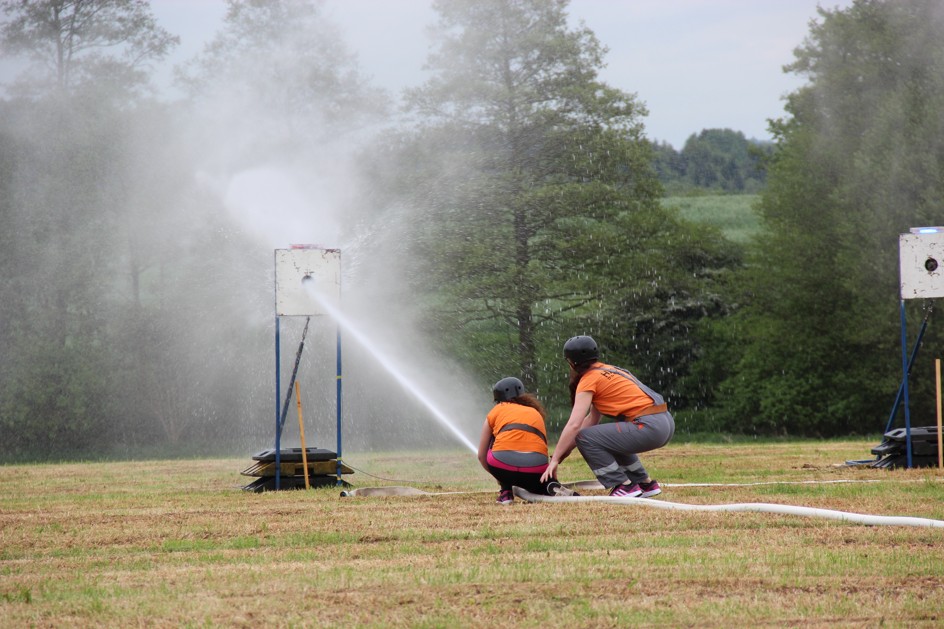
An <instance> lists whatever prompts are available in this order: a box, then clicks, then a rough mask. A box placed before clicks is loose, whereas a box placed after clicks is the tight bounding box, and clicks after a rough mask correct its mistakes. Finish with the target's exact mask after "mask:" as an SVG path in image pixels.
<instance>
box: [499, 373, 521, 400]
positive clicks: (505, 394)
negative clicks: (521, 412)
mask: <svg viewBox="0 0 944 629" xmlns="http://www.w3.org/2000/svg"><path fill="white" fill-rule="evenodd" d="M492 393H493V394H494V395H495V401H496V402H507V401H508V400H513V399H515V398H516V397H518V396H519V395H521V394H522V393H524V384H523V383H522V382H521V380H518V379H517V378H502V379H501V380H499V381H498V382H496V383H495V386H494V387H492Z"/></svg>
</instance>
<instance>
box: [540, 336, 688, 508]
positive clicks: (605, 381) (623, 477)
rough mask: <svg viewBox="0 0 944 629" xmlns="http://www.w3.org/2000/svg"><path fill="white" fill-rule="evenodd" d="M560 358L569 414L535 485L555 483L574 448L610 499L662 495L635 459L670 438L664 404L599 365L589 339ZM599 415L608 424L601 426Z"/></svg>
mask: <svg viewBox="0 0 944 629" xmlns="http://www.w3.org/2000/svg"><path fill="white" fill-rule="evenodd" d="M564 357H565V358H566V359H567V362H568V363H569V364H570V396H571V402H572V403H573V410H572V411H571V413H570V418H569V419H568V420H567V425H565V426H564V429H563V430H562V431H561V435H560V439H559V440H558V441H557V447H556V448H555V449H554V456H552V457H551V460H550V461H549V462H548V466H547V469H546V470H545V471H544V474H543V475H542V477H541V479H542V480H547V479H549V478H553V477H555V476H556V475H557V467H558V466H559V465H560V462H561V461H563V460H564V459H566V458H567V456H568V455H569V454H570V453H571V452H572V451H573V449H574V447H576V448H578V449H579V450H580V454H582V455H583V458H584V460H585V461H586V462H587V465H589V466H590V470H591V471H592V472H593V473H594V475H595V476H596V477H597V480H599V481H600V484H602V485H603V486H604V487H606V488H607V489H610V495H611V496H619V497H629V498H633V497H639V498H648V497H650V496H655V495H658V494H660V493H662V488H661V487H659V483H658V482H657V481H654V480H652V479H651V478H650V477H649V473H648V472H646V468H645V467H643V465H642V462H641V461H640V460H639V457H638V456H637V455H638V454H639V453H641V452H648V451H650V450H655V449H656V448H661V447H662V446H664V445H665V444H667V443H668V442H669V440H670V439H672V435H673V434H675V420H674V419H673V418H672V415H671V414H670V413H669V410H668V407H667V406H666V404H665V400H664V399H663V398H662V396H661V395H659V394H658V393H656V392H655V391H653V390H652V389H650V388H649V387H647V386H646V385H644V384H643V383H642V382H640V381H639V379H638V378H636V376H634V375H633V374H631V373H630V372H628V371H626V370H625V369H621V368H619V367H614V366H613V365H607V364H605V363H602V362H600V360H599V358H600V351H599V349H598V348H597V344H596V341H594V340H593V339H592V338H591V337H589V336H575V337H573V338H572V339H570V340H568V341H567V342H566V343H565V344H564ZM603 415H607V416H610V417H612V418H613V419H614V421H613V422H611V423H605V424H601V423H600V418H601V417H602V416H603Z"/></svg>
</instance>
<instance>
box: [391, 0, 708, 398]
mask: <svg viewBox="0 0 944 629" xmlns="http://www.w3.org/2000/svg"><path fill="white" fill-rule="evenodd" d="M435 7H436V9H437V11H438V13H439V15H440V21H439V23H438V25H437V28H436V36H437V39H436V41H437V44H438V48H437V49H436V51H435V52H434V53H433V54H432V55H431V57H430V59H429V63H428V69H429V70H430V71H431V78H430V79H429V81H428V82H427V83H426V84H424V85H423V86H421V87H420V88H418V89H415V90H411V91H409V92H408V104H409V107H410V111H411V112H413V113H414V114H416V115H417V117H418V119H419V121H420V124H419V125H418V128H417V129H416V131H415V133H414V134H412V135H411V136H408V137H405V138H404V137H400V138H397V139H396V141H395V142H392V144H393V146H394V148H393V149H392V150H391V153H389V154H388V153H385V154H383V155H382V156H381V157H380V158H379V159H378V161H379V162H380V163H395V164H397V165H400V166H399V167H397V168H394V169H393V170H392V172H390V171H388V172H387V174H386V175H384V174H383V173H382V169H378V171H380V172H381V174H379V175H378V179H381V180H384V181H386V182H387V183H388V185H389V187H390V188H394V189H397V190H399V192H400V193H402V195H403V197H402V198H403V199H405V200H404V201H403V204H404V205H406V206H408V207H413V208H418V209H417V212H418V213H417V214H416V215H413V216H411V225H412V230H411V231H412V234H410V236H411V237H412V238H413V240H414V242H415V243H416V244H417V246H418V249H415V250H414V251H415V252H418V254H419V255H418V259H419V260H422V261H423V264H425V266H424V267H423V270H422V271H421V272H417V273H416V274H415V275H414V278H416V279H417V280H419V283H418V285H417V286H415V289H416V292H415V293H414V294H417V295H423V294H426V295H430V294H432V295H431V296H430V297H428V299H429V300H430V304H431V308H432V310H431V311H432V312H433V313H434V314H433V316H432V317H431V321H430V325H431V330H432V331H434V333H435V335H436V338H437V339H442V344H443V345H445V346H447V347H449V349H450V350H451V352H452V353H453V354H454V355H457V356H462V357H463V358H464V359H465V360H466V361H467V362H469V363H473V364H474V366H475V368H476V371H477V372H478V373H480V374H482V375H483V376H484V377H486V378H490V379H491V378H494V379H497V378H498V377H500V376H502V375H508V374H509V373H516V374H519V375H520V376H521V378H522V380H524V382H525V383H526V385H527V386H528V387H529V388H532V389H534V388H535V387H538V388H542V387H544V386H547V385H549V383H551V382H553V383H554V385H555V386H554V389H555V390H558V391H560V390H562V389H563V387H560V379H561V370H562V362H561V354H560V351H561V349H560V348H561V345H562V343H563V341H564V340H566V338H568V337H569V336H571V335H574V334H578V333H592V334H597V335H599V336H600V337H601V339H613V341H612V342H608V343H607V345H608V346H609V347H611V348H612V355H613V358H614V359H616V358H618V354H620V353H622V352H624V351H627V350H629V351H632V350H631V348H632V346H633V334H634V330H635V328H634V327H633V326H629V325H627V323H628V321H629V319H630V318H632V317H635V316H638V315H639V309H642V308H647V309H648V311H649V312H650V313H652V312H653V311H654V310H655V309H657V308H663V309H664V310H668V306H667V305H666V304H661V305H660V306H653V305H652V304H648V303H647V304H643V302H642V301H641V300H642V299H643V296H646V298H648V296H649V295H650V294H651V291H650V290H649V289H648V288H647V287H648V286H651V285H652V283H653V282H654V281H655V278H656V277H659V276H660V275H662V276H665V277H666V278H667V277H668V276H669V273H668V272H665V269H667V268H668V267H671V266H673V265H674V264H676V263H677V262H678V258H677V257H676V254H677V253H678V251H677V250H674V249H673V248H672V246H671V244H670V243H669V242H667V240H666V239H673V238H675V237H676V235H677V233H678V230H676V229H675V228H676V227H677V226H678V222H677V220H676V219H675V218H673V217H672V216H670V215H668V214H666V213H665V212H664V211H663V210H662V209H661V207H660V204H659V198H660V197H661V193H662V189H661V187H660V186H659V183H658V181H657V179H656V177H655V174H654V172H653V170H652V168H651V159H652V153H651V150H650V144H649V142H648V141H647V140H645V138H644V135H643V125H642V117H643V116H644V115H645V113H646V112H645V109H644V108H643V107H642V105H641V104H640V103H638V102H637V101H636V100H635V98H634V97H633V96H631V95H629V94H626V93H623V92H621V91H619V90H615V89H613V88H611V87H609V86H607V85H605V84H603V83H601V82H600V81H599V80H598V78H597V71H598V70H599V68H600V67H601V65H602V58H603V55H604V53H605V49H604V48H603V47H602V46H601V45H600V44H599V42H598V41H597V39H596V38H595V37H594V35H593V34H592V32H590V31H589V30H588V29H586V28H584V27H580V28H577V29H570V28H568V26H567V22H566V7H567V2H566V1H565V0H559V1H554V2H547V1H544V0H541V1H537V0H532V1H527V2H511V1H507V0H490V1H488V2H475V3H469V2H462V1H457V0H442V1H439V2H437V3H436V4H435ZM403 165H406V167H404V166H403ZM385 177H386V179H385ZM694 240H696V241H697V240H698V239H697V238H695V239H694ZM695 248H696V249H698V250H699V251H700V250H701V244H696V245H695ZM640 330H642V328H640ZM617 339H618V340H617ZM623 356H624V359H625V357H626V355H625V354H623ZM636 358H637V359H639V356H638V355H636ZM639 360H640V362H642V361H641V359H639ZM545 367H547V368H545ZM548 388H549V387H548Z"/></svg>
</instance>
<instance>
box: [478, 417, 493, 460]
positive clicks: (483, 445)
mask: <svg viewBox="0 0 944 629" xmlns="http://www.w3.org/2000/svg"><path fill="white" fill-rule="evenodd" d="M491 445H492V427H491V426H489V425H488V420H485V423H484V424H482V436H481V437H479V463H481V464H482V468H483V469H484V470H485V471H486V472H487V471H488V448H489V446H491Z"/></svg>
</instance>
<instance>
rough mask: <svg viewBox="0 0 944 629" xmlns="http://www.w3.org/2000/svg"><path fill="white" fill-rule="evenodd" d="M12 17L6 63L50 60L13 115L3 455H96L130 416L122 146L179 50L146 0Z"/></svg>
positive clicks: (16, 6) (2, 181)
mask: <svg viewBox="0 0 944 629" xmlns="http://www.w3.org/2000/svg"><path fill="white" fill-rule="evenodd" d="M0 8H2V9H3V11H4V16H3V22H2V25H0V45H2V48H3V51H4V53H5V54H6V55H8V56H18V55H21V54H29V55H31V56H32V58H33V59H34V60H35V61H36V62H37V66H36V67H35V68H34V69H33V70H34V73H33V74H28V75H26V76H24V77H23V78H21V79H20V80H19V83H18V84H17V85H16V86H15V87H16V89H14V90H13V94H14V97H13V98H12V99H11V100H9V101H5V102H3V103H2V108H3V113H4V115H3V116H2V117H0V121H2V122H0V126H2V130H0V137H2V140H0V152H2V158H0V169H2V171H3V173H2V175H0V186H2V196H3V198H4V202H3V203H2V204H0V231H2V232H4V233H5V234H8V235H9V236H8V240H7V241H6V242H4V245H5V246H4V255H3V256H2V258H0V264H2V265H3V266H2V269H0V277H2V279H0V302H2V303H3V304H4V306H3V310H2V315H3V319H4V320H5V324H4V325H3V326H0V354H2V355H3V357H4V359H3V360H2V361H0V363H2V367H0V400H2V401H0V425H2V426H3V430H4V432H5V433H6V434H7V435H8V436H9V438H8V439H4V440H3V448H2V449H0V452H2V453H3V454H12V455H15V456H27V455H30V454H33V455H41V456H50V455H53V456H57V455H64V454H75V453H80V452H89V451H92V450H95V449H96V448H97V446H98V445H99V444H98V440H99V439H100V437H101V436H102V435H103V434H105V433H107V432H108V428H109V427H111V426H113V425H114V424H115V423H117V422H118V421H120V420H119V419H117V418H120V417H122V416H123V414H124V413H123V412H122V410H121V409H120V408H119V406H120V405H119V404H117V401H116V400H117V397H118V396H116V395H115V394H114V393H115V392H114V389H112V387H113V384H114V383H113V381H112V380H111V378H112V377H114V376H116V375H120V373H121V370H120V368H119V364H120V363H121V361H120V356H121V348H118V347H116V346H115V345H114V344H113V341H114V340H115V338H114V337H113V336H112V333H113V329H112V327H111V326H112V324H113V321H114V319H113V318H112V316H111V315H112V313H113V312H115V310H116V309H117V308H118V306H119V304H120V299H119V298H118V295H120V289H121V281H120V279H119V278H121V277H123V276H124V273H123V271H124V270H125V268H126V267H124V266H123V263H124V260H125V258H124V257H123V256H122V253H123V252H125V251H127V250H128V247H126V246H124V245H126V241H125V240H124V239H123V237H124V236H125V234H126V233H127V230H126V229H125V220H124V216H125V209H126V203H127V202H128V201H129V194H128V190H127V183H128V181H129V173H128V172H127V171H125V169H124V158H125V157H126V156H125V154H124V153H123V149H124V147H125V145H126V140H127V131H128V128H129V125H130V124H131V121H132V119H133V117H134V112H133V109H132V106H133V104H134V103H135V102H136V99H135V94H136V93H137V90H138V89H139V88H141V87H142V86H143V85H144V84H145V75H144V74H141V72H143V71H144V70H145V69H146V67H147V64H148V63H149V62H153V61H157V60H159V59H160V58H161V57H162V56H163V55H164V54H165V53H166V52H167V50H168V49H169V46H171V45H172V44H173V43H174V41H173V38H171V37H169V36H168V35H167V34H166V33H165V32H164V31H162V30H161V29H159V28H157V27H156V25H155V24H154V22H153V20H152V19H151V18H150V14H149V13H148V12H147V5H146V4H142V3H127V2H126V3H116V2H54V1H50V2H4V3H3V4H2V5H0ZM36 68H38V69H39V71H36Z"/></svg>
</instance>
